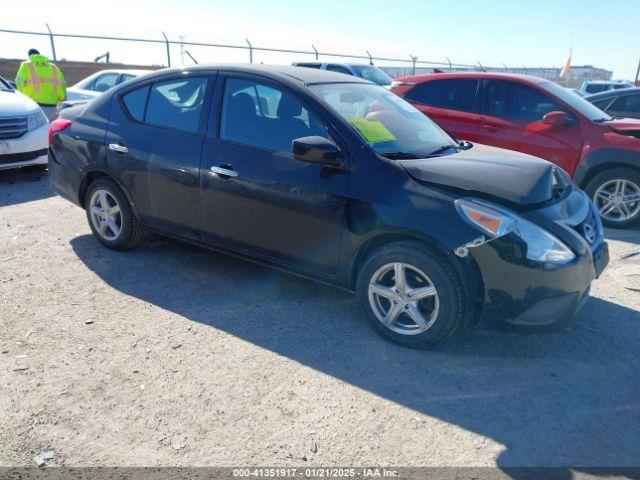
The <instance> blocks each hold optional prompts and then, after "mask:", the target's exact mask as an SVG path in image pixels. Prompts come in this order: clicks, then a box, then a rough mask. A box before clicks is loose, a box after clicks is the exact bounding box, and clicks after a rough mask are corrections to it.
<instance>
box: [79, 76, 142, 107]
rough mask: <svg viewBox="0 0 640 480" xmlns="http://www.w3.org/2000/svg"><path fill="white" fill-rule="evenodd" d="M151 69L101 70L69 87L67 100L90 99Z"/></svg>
mask: <svg viewBox="0 0 640 480" xmlns="http://www.w3.org/2000/svg"><path fill="white" fill-rule="evenodd" d="M145 73H149V70H101V71H99V72H96V73H94V74H92V75H89V76H88V77H87V78H85V79H83V80H80V81H79V82H78V83H76V84H75V85H73V86H72V87H69V88H67V100H89V99H92V98H95V97H97V96H98V95H100V94H101V93H103V92H106V91H107V90H109V89H110V88H111V87H115V86H116V85H118V84H120V83H122V82H126V81H127V80H131V79H133V78H136V77H139V76H140V75H144V74H145Z"/></svg>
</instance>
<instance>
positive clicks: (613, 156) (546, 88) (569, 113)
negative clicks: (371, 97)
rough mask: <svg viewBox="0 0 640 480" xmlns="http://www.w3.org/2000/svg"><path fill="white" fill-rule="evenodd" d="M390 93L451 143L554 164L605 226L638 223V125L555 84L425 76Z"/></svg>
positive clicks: (476, 75)
mask: <svg viewBox="0 0 640 480" xmlns="http://www.w3.org/2000/svg"><path fill="white" fill-rule="evenodd" d="M391 89H392V91H393V92H395V93H396V94H398V95H399V96H401V97H403V98H404V99H405V100H408V101H409V102H411V103H412V104H413V105H414V106H415V107H416V108H418V109H419V110H420V111H422V112H423V113H424V114H425V115H427V116H429V117H430V118H431V119H433V120H435V121H436V122H437V123H439V124H440V126H441V127H442V128H443V129H445V130H447V131H448V132H450V133H452V134H454V135H455V136H457V137H459V138H462V139H465V140H469V141H471V142H477V143H483V144H486V145H493V146H496V147H502V148H507V149H510V150H517V151H520V152H524V153H528V154H530V155H534V156H536V157H541V158H544V159H546V160H549V161H551V162H553V163H555V164H557V165H559V166H560V167H562V168H563V169H564V170H566V171H567V172H568V173H569V174H570V175H571V176H572V177H573V180H574V181H575V183H576V184H578V185H579V186H580V187H582V188H583V189H585V190H586V192H587V193H588V194H589V196H590V197H591V198H592V199H593V201H594V203H595V204H596V206H597V207H598V209H599V210H600V215H601V217H602V220H603V222H604V223H605V224H606V225H608V226H614V227H625V226H627V225H630V224H632V223H634V222H636V221H637V220H639V219H640V120H635V119H628V118H625V119H613V118H612V117H610V116H609V115H607V114H606V113H605V112H603V111H602V110H600V109H598V108H597V107H595V106H594V105H592V104H591V103H589V102H588V101H586V100H584V99H583V98H582V97H580V96H579V95H577V94H575V93H573V92H571V91H570V90H568V89H566V88H564V87H562V86H560V85H558V84H557V83H554V82H551V81H548V80H544V79H541V78H536V77H528V76H523V75H507V74H496V73H481V72H464V73H463V72H461V73H441V74H429V75H420V76H413V77H404V78H399V79H396V81H394V83H393V84H392V86H391Z"/></svg>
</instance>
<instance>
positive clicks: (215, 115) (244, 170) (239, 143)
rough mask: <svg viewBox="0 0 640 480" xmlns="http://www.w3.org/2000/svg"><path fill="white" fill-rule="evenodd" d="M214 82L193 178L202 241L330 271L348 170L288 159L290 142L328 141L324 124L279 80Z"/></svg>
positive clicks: (332, 271) (229, 78) (335, 255)
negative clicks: (199, 161) (198, 175)
mask: <svg viewBox="0 0 640 480" xmlns="http://www.w3.org/2000/svg"><path fill="white" fill-rule="evenodd" d="M218 84H219V85H218V87H216V92H217V93H216V98H217V101H216V103H215V105H214V106H213V108H212V113H211V116H210V126H209V128H208V135H207V138H206V140H205V144H204V149H203V155H202V174H201V178H200V185H201V198H202V231H203V234H204V237H205V239H206V240H207V241H209V242H211V243H214V244H215V243H217V244H223V245H224V246H225V247H230V248H234V249H236V250H239V251H242V252H245V253H249V254H254V255H258V256H261V257H268V258H270V259H273V260H276V261H281V262H285V263H287V264H292V265H294V266H295V267H297V268H300V269H303V270H309V271H313V272H317V273H321V274H326V275H329V276H331V275H333V274H335V272H336V269H337V265H338V260H339V250H340V240H341V234H342V222H343V216H344V211H345V204H346V198H345V194H346V188H347V181H348V171H347V169H335V168H330V167H327V166H325V165H321V164H314V163H306V162H301V161H298V160H295V159H294V158H293V156H292V154H291V142H292V140H293V139H295V138H300V137H305V136H310V135H320V136H324V137H328V138H334V137H333V136H332V133H330V129H329V127H328V126H327V124H326V123H325V122H324V121H323V119H322V118H321V117H320V116H319V115H317V114H316V113H314V112H313V110H312V109H311V108H310V107H309V106H307V105H306V104H305V103H303V100H301V98H300V97H298V96H297V95H296V94H295V93H294V92H292V91H291V90H289V89H287V88H285V87H284V86H283V85H280V84H279V83H275V82H272V81H269V80H266V79H264V78H262V77H254V76H248V75H240V74H229V76H227V77H226V78H223V77H222V76H221V78H220V79H219V81H218ZM218 120H219V121H218ZM212 168H213V171H212ZM220 169H224V170H220ZM224 172H227V174H225V173H224Z"/></svg>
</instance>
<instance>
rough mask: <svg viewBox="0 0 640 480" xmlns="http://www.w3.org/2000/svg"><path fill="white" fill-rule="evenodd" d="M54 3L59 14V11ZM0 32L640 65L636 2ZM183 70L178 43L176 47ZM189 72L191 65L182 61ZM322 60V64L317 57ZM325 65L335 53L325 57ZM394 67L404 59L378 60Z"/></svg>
mask: <svg viewBox="0 0 640 480" xmlns="http://www.w3.org/2000/svg"><path fill="white" fill-rule="evenodd" d="M52 6H53V7H54V8H52ZM0 10H1V14H0V29H16V30H34V31H43V32H45V31H46V27H45V23H48V24H49V25H50V26H51V28H52V30H53V31H54V32H57V33H80V34H94V35H102V34H104V35H111V36H129V37H134V36H135V37H143V38H162V33H161V32H163V31H164V32H165V33H166V34H167V36H168V37H169V38H170V39H172V40H179V38H180V36H183V37H184V39H185V40H187V41H203V42H208V43H225V44H233V45H245V44H246V43H245V42H246V40H245V39H247V38H248V39H249V40H250V41H251V43H252V44H253V45H255V46H269V47H276V48H289V49H300V50H308V51H311V50H312V47H311V45H315V47H316V48H317V49H318V50H320V51H325V52H335V53H356V54H360V55H366V51H367V50H368V51H369V52H371V54H372V55H374V56H384V57H393V58H396V57H397V58H407V59H408V58H409V57H410V56H411V55H416V56H418V58H419V59H420V60H430V61H439V62H446V61H447V60H446V59H447V57H448V58H449V59H450V60H451V61H452V62H454V63H466V64H476V63H477V62H480V63H481V64H482V65H484V66H492V67H504V66H505V65H506V66H507V67H523V66H526V67H562V65H563V64H564V63H565V61H566V59H567V57H568V55H569V50H570V49H572V52H573V55H572V64H573V65H594V66H597V67H601V68H606V69H608V70H613V72H614V78H616V79H633V78H634V77H635V75H636V68H637V67H638V62H639V61H640V28H639V25H640V1H638V0H608V1H606V2H605V1H602V0H597V1H594V0H580V1H577V0H556V1H550V0H532V1H527V2H525V1H513V0H512V1H510V0H481V1H474V0H447V1H442V0H422V1H417V0H403V1H402V2H391V1H389V0H385V1H378V0H369V1H357V0H351V1H349V0H321V1H320V0H297V1H296V0H268V1H259V0H227V1H219V0H209V1H200V0H179V1H178V0H154V1H149V0H141V1H120V0H112V1H110V2H95V4H94V3H93V2H91V1H87V0H85V1H82V2H80V1H65V0H56V1H55V2H53V3H52V2H51V0H46V1H45V0H29V1H28V2H9V1H7V2H5V5H4V6H2V7H1V9H0ZM31 47H35V48H38V49H39V50H40V51H41V53H43V54H45V55H48V56H51V47H50V44H49V40H48V38H47V37H37V36H30V35H29V36H27V35H14V34H7V33H1V32H0V58H21V57H23V56H25V55H26V50H28V49H29V48H31ZM187 50H188V51H189V52H190V53H191V54H192V55H193V56H194V57H195V58H196V59H197V60H198V62H199V63H206V62H246V61H248V60H249V56H248V53H247V52H246V51H244V50H238V49H221V48H207V47H195V46H194V47H191V46H189V47H187ZM56 51H57V55H58V58H66V59H68V60H93V58H94V57H96V56H98V55H100V54H103V53H105V52H106V51H109V52H110V54H111V60H112V61H114V62H122V63H134V64H166V52H165V48H164V46H163V45H160V44H132V43H125V42H116V41H103V40H100V41H98V40H78V39H56ZM171 55H172V60H173V64H174V65H176V64H179V63H180V61H181V54H180V49H179V46H173V47H172V48H171ZM184 58H185V62H184V63H186V64H189V63H191V62H190V60H189V58H188V57H184ZM322 58H323V57H321V59H322ZM312 59H313V57H312V56H310V55H303V54H274V53H263V52H255V53H254V62H264V63H280V64H282V63H285V64H286V63H290V62H292V61H304V60H312ZM327 59H328V57H327ZM377 64H378V65H398V63H397V62H377Z"/></svg>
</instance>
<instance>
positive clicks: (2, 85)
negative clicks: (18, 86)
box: [0, 77, 13, 92]
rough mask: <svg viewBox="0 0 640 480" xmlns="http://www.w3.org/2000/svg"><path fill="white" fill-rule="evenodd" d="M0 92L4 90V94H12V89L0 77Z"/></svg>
mask: <svg viewBox="0 0 640 480" xmlns="http://www.w3.org/2000/svg"><path fill="white" fill-rule="evenodd" d="M0 90H4V91H6V92H12V91H13V88H12V87H11V85H10V84H9V82H7V81H6V80H5V79H4V78H2V77H0Z"/></svg>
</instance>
